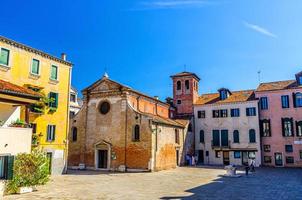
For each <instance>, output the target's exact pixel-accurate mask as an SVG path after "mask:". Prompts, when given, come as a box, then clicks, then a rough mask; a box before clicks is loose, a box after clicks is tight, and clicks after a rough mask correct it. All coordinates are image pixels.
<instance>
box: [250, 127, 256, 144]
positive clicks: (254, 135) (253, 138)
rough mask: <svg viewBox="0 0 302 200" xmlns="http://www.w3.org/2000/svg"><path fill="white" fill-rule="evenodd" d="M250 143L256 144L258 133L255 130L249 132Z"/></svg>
mask: <svg viewBox="0 0 302 200" xmlns="http://www.w3.org/2000/svg"><path fill="white" fill-rule="evenodd" d="M249 137H250V143H255V142H256V132H255V130H254V129H250V131H249Z"/></svg>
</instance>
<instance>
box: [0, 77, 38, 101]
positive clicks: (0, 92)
mask: <svg viewBox="0 0 302 200" xmlns="http://www.w3.org/2000/svg"><path fill="white" fill-rule="evenodd" d="M40 98H41V95H40V94H39V93H37V92H34V91H33V90H30V89H28V88H26V87H22V86H19V85H15V84H13V83H10V82H7V81H4V80H1V79H0V102H6V103H18V104H31V103H35V102H37V101H38V100H39V99H40Z"/></svg>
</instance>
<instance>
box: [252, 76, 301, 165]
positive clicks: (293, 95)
mask: <svg viewBox="0 0 302 200" xmlns="http://www.w3.org/2000/svg"><path fill="white" fill-rule="evenodd" d="M256 97H257V98H259V110H260V115H259V117H260V133H261V149H262V163H263V165H267V166H286V167H298V166H300V167H301V166H302V72H300V73H298V74H296V79H295V80H288V81H277V82H270V83H261V84H260V85H259V87H258V88H257V90H256Z"/></svg>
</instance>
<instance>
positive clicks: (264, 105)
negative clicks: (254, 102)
mask: <svg viewBox="0 0 302 200" xmlns="http://www.w3.org/2000/svg"><path fill="white" fill-rule="evenodd" d="M260 109H261V110H267V109H268V100H267V97H261V98H260Z"/></svg>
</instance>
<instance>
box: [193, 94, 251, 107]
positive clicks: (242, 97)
mask: <svg viewBox="0 0 302 200" xmlns="http://www.w3.org/2000/svg"><path fill="white" fill-rule="evenodd" d="M252 100H255V94H254V90H242V91H234V92H231V95H230V96H229V97H228V98H227V99H225V100H220V98H219V93H212V94H204V95H201V96H200V97H199V98H198V100H197V101H196V102H195V103H194V104H195V105H205V104H224V103H235V102H245V101H252Z"/></svg>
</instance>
